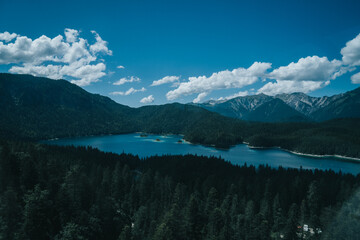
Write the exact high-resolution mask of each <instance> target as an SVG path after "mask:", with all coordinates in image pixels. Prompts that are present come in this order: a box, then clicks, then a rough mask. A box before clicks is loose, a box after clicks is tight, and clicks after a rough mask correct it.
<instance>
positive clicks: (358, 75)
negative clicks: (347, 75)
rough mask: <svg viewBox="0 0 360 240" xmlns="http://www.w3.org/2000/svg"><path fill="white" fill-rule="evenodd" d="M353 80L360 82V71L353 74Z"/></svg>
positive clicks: (356, 82) (353, 81) (355, 82)
mask: <svg viewBox="0 0 360 240" xmlns="http://www.w3.org/2000/svg"><path fill="white" fill-rule="evenodd" d="M351 82H352V83H354V84H360V72H358V73H356V74H354V75H352V76H351Z"/></svg>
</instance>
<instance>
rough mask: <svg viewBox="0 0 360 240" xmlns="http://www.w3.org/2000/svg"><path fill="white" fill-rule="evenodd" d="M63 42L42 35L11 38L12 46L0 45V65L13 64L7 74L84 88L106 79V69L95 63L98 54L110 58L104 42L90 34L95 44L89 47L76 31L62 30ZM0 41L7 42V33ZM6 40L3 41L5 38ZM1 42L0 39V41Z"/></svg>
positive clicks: (60, 37) (59, 37)
mask: <svg viewBox="0 0 360 240" xmlns="http://www.w3.org/2000/svg"><path fill="white" fill-rule="evenodd" d="M64 33H65V39H64V37H63V36H61V35H58V36H56V37H54V38H49V37H47V36H45V35H43V36H40V37H39V38H36V39H34V40H33V39H31V38H28V37H26V36H20V35H18V34H15V35H13V34H12V36H10V38H14V39H15V42H10V43H6V44H4V43H3V42H0V64H15V65H13V66H11V68H10V70H9V72H11V73H22V74H32V75H35V76H43V77H50V78H54V79H60V78H66V77H70V78H71V79H72V82H73V83H75V84H77V85H80V86H86V85H89V84H91V83H92V82H97V81H99V78H101V77H103V76H105V75H106V73H105V69H106V65H105V64H104V63H102V62H99V61H100V60H101V59H99V54H103V55H111V54H112V52H111V50H109V49H108V47H107V42H106V41H104V40H102V39H101V37H100V36H99V34H97V33H96V32H95V31H93V34H94V35H95V39H96V42H95V43H94V44H89V43H88V41H87V40H86V39H83V38H80V37H79V31H77V30H74V29H68V28H67V29H65V32H64ZM0 36H2V39H4V40H5V41H6V39H7V40H9V39H10V38H9V37H6V36H8V34H7V32H5V33H2V35H0ZM4 36H5V37H6V39H5V37H4ZM0 38H1V37H0Z"/></svg>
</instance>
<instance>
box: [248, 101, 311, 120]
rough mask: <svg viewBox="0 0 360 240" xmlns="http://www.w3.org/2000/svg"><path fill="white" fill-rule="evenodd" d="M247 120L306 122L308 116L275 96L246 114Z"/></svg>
mask: <svg viewBox="0 0 360 240" xmlns="http://www.w3.org/2000/svg"><path fill="white" fill-rule="evenodd" d="M245 118H246V120H249V121H259V120H261V122H304V121H308V118H307V117H306V116H305V115H303V114H302V113H300V112H298V111H296V110H295V109H293V108H291V107H290V106H288V105H287V104H286V103H284V102H283V101H282V100H280V99H278V98H275V99H272V100H270V101H268V102H265V103H263V104H261V105H260V106H259V107H257V108H255V109H254V110H252V111H251V112H249V113H248V114H247V115H246V116H245Z"/></svg>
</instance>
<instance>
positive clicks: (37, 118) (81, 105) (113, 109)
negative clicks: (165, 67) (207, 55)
mask: <svg viewBox="0 0 360 240" xmlns="http://www.w3.org/2000/svg"><path fill="white" fill-rule="evenodd" d="M0 95H1V99H0V107H1V110H2V111H0V137H2V138H5V139H29V140H39V139H49V138H59V137H75V136H88V135H103V134H119V133H129V132H136V131H144V132H149V133H176V134H180V133H181V134H191V136H195V135H196V134H192V133H193V132H194V131H195V130H196V131H197V129H203V128H206V129H209V130H208V131H206V132H204V133H203V137H202V138H201V139H197V138H195V137H191V140H192V141H194V142H198V141H201V143H203V144H217V145H219V146H221V145H222V143H221V141H220V140H219V136H218V135H219V134H218V132H223V131H226V132H229V133H231V131H230V130H228V128H229V127H231V126H233V125H234V124H235V123H234V122H236V120H234V119H228V118H226V117H224V116H221V115H219V114H217V113H213V112H209V111H207V110H205V109H202V108H200V107H196V106H189V105H183V104H178V103H174V104H166V105H160V106H146V107H141V108H131V107H128V106H124V105H121V104H118V103H116V102H114V101H113V100H111V99H110V98H108V97H104V96H100V95H98V94H91V93H88V92H86V91H85V90H83V89H82V88H80V87H78V86H76V85H74V84H71V83H69V82H68V81H64V80H50V79H47V78H39V77H33V76H30V75H13V74H0ZM211 129H215V130H216V131H212V130H211ZM230 135H231V134H230ZM237 138H238V137H235V136H233V139H237ZM189 140H190V138H189ZM239 141H240V140H239Z"/></svg>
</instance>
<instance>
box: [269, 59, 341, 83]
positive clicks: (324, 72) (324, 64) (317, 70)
mask: <svg viewBox="0 0 360 240" xmlns="http://www.w3.org/2000/svg"><path fill="white" fill-rule="evenodd" d="M341 67H342V62H341V61H339V60H336V59H334V60H332V61H329V60H328V58H327V57H318V56H312V57H310V56H309V57H306V58H300V59H299V61H298V62H296V63H294V62H292V63H290V64H289V65H287V66H283V67H279V68H277V69H275V70H274V71H272V72H271V73H270V74H269V75H268V77H269V78H272V79H276V80H282V81H284V80H286V81H328V80H330V79H335V78H336V77H338V76H339V74H340V73H341Z"/></svg>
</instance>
